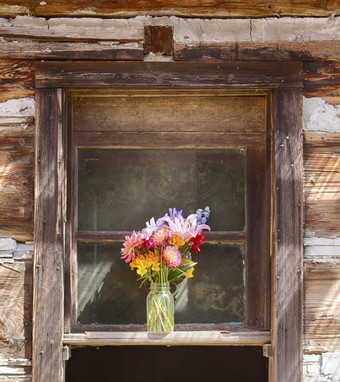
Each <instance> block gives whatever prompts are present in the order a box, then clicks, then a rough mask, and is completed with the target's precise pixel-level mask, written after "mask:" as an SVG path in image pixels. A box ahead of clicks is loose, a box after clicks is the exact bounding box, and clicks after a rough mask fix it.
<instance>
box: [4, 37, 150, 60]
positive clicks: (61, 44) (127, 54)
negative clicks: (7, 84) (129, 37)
mask: <svg viewBox="0 0 340 382" xmlns="http://www.w3.org/2000/svg"><path fill="white" fill-rule="evenodd" d="M143 57H144V53H143V46H142V45H141V44H139V43H118V42H112V41H108V42H77V41H71V42H70V41H69V42H67V41H66V42H65V41H48V42H46V41H37V40H26V39H16V40H15V41H12V40H10V41H7V40H2V41H0V58H21V59H35V60H43V59H49V60H119V61H125V60H129V61H135V60H139V61H140V60H143Z"/></svg>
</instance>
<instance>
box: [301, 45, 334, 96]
mask: <svg viewBox="0 0 340 382" xmlns="http://www.w3.org/2000/svg"><path fill="white" fill-rule="evenodd" d="M334 49H337V51H340V50H339V48H336V47H335V46H334ZM303 70H304V92H305V95H306V96H307V97H326V96H331V97H339V96H340V62H337V61H320V62H306V63H304V67H303Z"/></svg>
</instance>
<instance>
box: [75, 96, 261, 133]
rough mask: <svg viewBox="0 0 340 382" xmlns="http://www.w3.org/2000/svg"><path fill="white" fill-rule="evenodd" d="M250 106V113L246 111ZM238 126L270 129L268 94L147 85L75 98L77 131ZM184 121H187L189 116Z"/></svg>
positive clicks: (232, 128)
mask: <svg viewBox="0 0 340 382" xmlns="http://www.w3.org/2000/svg"><path fill="white" fill-rule="evenodd" d="M244 110H247V113H244ZM136 121H138V131H139V132H141V131H144V132H160V131H164V132H166V131H167V132H170V131H176V132H189V131H192V132H199V131H200V132H207V131H211V132H224V133H225V132H235V133H251V132H253V133H260V132H264V131H265V96H264V95H263V96H261V95H260V94H258V95H256V94H254V95H249V96H247V95H246V94H244V95H243V96H242V97H239V96H232V94H228V93H227V92H223V91H215V92H214V91H212V90H210V91H209V90H207V91H197V92H196V93H195V92H193V91H192V92H185V91H182V92H181V91H178V92H175V91H170V92H168V93H165V92H162V91H161V92H158V93H156V92H155V91H147V90H143V91H140V92H137V91H131V92H127V91H126V92H119V91H117V93H116V94H114V93H113V94H112V95H111V96H109V95H107V96H106V97H99V96H97V95H96V96H95V97H89V96H88V95H86V97H78V98H75V99H74V101H73V126H74V130H75V131H77V132H78V131H83V132H84V131H101V132H104V131H111V132H114V131H116V132H117V131H118V132H123V131H129V132H134V131H136ZM184 121H185V122H184Z"/></svg>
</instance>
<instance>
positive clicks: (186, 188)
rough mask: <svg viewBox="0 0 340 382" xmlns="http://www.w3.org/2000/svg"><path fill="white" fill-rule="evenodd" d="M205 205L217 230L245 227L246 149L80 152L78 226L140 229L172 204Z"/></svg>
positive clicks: (188, 208)
mask: <svg viewBox="0 0 340 382" xmlns="http://www.w3.org/2000/svg"><path fill="white" fill-rule="evenodd" d="M205 206H209V207H210V210H211V217H210V219H209V225H210V226H211V228H212V230H214V231H243V230H244V221H245V219H244V152H243V151H241V150H120V149H115V150H98V149H95V150H94V149H91V150H90V149H86V150H85V149H84V150H79V151H78V229H79V230H85V231H96V230H98V231H132V230H141V229H142V228H143V227H144V226H145V222H146V221H148V220H150V218H151V217H153V216H154V217H155V218H157V217H161V216H164V214H165V213H166V212H167V211H168V208H170V207H176V208H177V210H183V214H184V215H188V214H190V213H194V212H195V211H196V209H197V208H204V207H205Z"/></svg>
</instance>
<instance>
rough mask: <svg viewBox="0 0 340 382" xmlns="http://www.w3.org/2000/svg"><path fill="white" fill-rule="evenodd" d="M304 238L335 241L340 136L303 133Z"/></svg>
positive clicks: (339, 210) (339, 206)
mask: <svg viewBox="0 0 340 382" xmlns="http://www.w3.org/2000/svg"><path fill="white" fill-rule="evenodd" d="M304 202H305V236H307V237H312V236H318V237H335V236H337V235H338V234H339V217H340V135H339V134H338V133H307V132H306V133H305V144H304Z"/></svg>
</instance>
